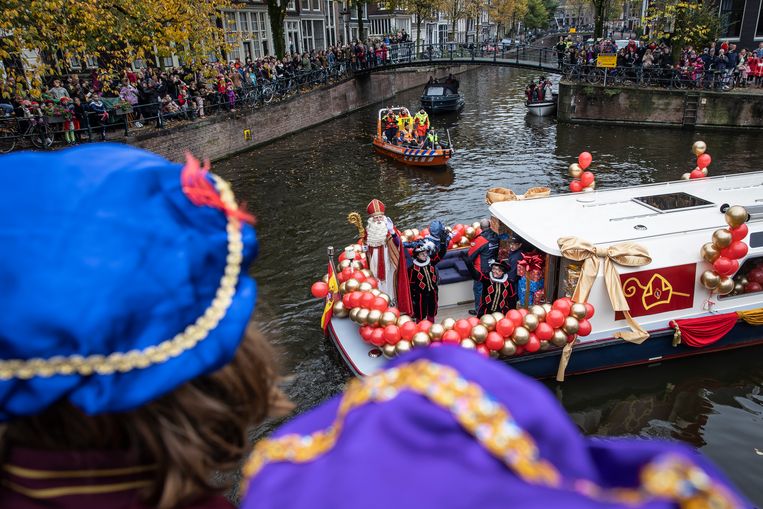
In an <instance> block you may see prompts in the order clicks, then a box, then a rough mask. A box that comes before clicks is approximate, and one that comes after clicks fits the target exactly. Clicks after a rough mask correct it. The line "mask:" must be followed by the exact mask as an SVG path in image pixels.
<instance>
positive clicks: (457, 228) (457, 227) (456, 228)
mask: <svg viewBox="0 0 763 509" xmlns="http://www.w3.org/2000/svg"><path fill="white" fill-rule="evenodd" d="M465 230H466V225H465V224H463V223H458V224H457V225H455V226H454V227H453V231H457V232H462V233H463V232H464V231H465Z"/></svg>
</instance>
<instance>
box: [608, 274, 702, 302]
mask: <svg viewBox="0 0 763 509" xmlns="http://www.w3.org/2000/svg"><path fill="white" fill-rule="evenodd" d="M639 290H641V305H642V306H643V308H644V311H649V310H650V309H652V308H653V307H655V306H660V305H662V304H670V301H671V300H673V296H679V297H691V295H689V294H688V293H682V292H677V291H675V290H674V289H673V285H672V284H671V283H670V281H668V280H667V279H666V278H665V276H663V275H662V274H660V273H655V274H652V277H651V279H649V282H648V283H647V284H646V285H643V284H641V281H639V280H638V278H636V277H631V278H628V279H626V280H625V282H624V283H623V293H624V294H625V296H626V297H627V298H631V297H633V296H635V295H636V293H637V292H638V291H639Z"/></svg>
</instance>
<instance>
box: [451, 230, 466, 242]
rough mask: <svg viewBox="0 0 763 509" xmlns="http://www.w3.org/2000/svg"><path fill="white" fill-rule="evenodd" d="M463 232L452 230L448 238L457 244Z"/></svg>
mask: <svg viewBox="0 0 763 509" xmlns="http://www.w3.org/2000/svg"><path fill="white" fill-rule="evenodd" d="M463 236H464V234H463V233H462V232H460V231H458V230H454V231H453V236H452V237H451V238H450V240H451V242H453V243H454V244H458V242H459V241H460V240H461V239H462V238H463Z"/></svg>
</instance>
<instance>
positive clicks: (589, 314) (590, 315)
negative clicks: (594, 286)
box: [584, 302, 596, 320]
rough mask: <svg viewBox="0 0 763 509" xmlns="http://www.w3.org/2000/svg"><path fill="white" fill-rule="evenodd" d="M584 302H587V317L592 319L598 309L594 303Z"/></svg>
mask: <svg viewBox="0 0 763 509" xmlns="http://www.w3.org/2000/svg"><path fill="white" fill-rule="evenodd" d="M584 304H585V319H586V320H590V319H591V318H593V315H594V313H595V312H596V310H595V309H594V308H593V304H591V303H590V302H584Z"/></svg>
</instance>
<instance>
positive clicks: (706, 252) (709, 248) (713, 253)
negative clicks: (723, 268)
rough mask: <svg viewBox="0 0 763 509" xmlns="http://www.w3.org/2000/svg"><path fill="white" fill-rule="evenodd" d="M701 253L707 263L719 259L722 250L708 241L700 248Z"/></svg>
mask: <svg viewBox="0 0 763 509" xmlns="http://www.w3.org/2000/svg"><path fill="white" fill-rule="evenodd" d="M699 254H700V255H701V256H702V259H703V260H705V261H706V262H707V263H713V262H714V261H715V260H717V259H718V257H719V256H721V251H720V249H718V248H716V247H715V246H714V245H713V243H712V242H707V243H705V244H702V248H700V250H699Z"/></svg>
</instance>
